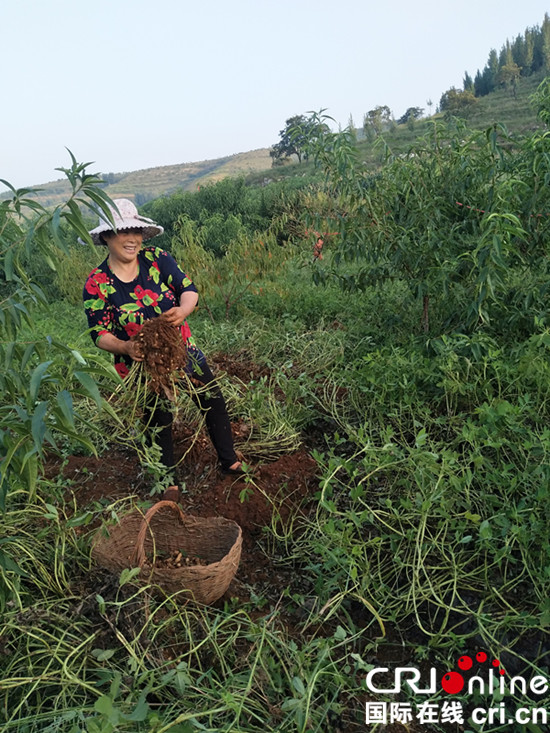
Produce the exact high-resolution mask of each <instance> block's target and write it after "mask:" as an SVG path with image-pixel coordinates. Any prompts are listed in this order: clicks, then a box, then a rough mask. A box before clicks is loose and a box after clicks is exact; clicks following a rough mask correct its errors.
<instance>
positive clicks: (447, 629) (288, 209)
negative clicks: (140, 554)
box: [0, 82, 550, 733]
mask: <svg viewBox="0 0 550 733" xmlns="http://www.w3.org/2000/svg"><path fill="white" fill-rule="evenodd" d="M534 102H535V105H536V107H537V109H538V110H539V112H540V115H541V126H540V128H539V129H536V130H534V131H531V132H529V133H525V134H519V133H511V132H509V131H508V130H507V129H506V128H505V127H504V126H503V125H498V124H497V125H490V126H488V127H487V128H486V129H485V130H483V131H479V130H477V129H474V128H471V127H469V126H468V125H467V124H466V123H464V122H463V121H461V120H457V119H456V118H454V117H450V118H449V119H447V120H433V121H431V122H430V123H429V124H427V125H426V126H425V128H424V129H423V132H424V134H423V136H421V137H420V138H419V139H418V140H417V142H416V143H415V144H414V145H413V146H412V147H411V149H410V150H409V151H408V153H407V154H406V155H405V156H403V155H402V154H401V153H397V152H396V151H393V150H392V149H391V145H390V143H391V139H390V136H389V135H388V136H383V137H384V142H385V145H383V146H382V148H380V154H381V155H382V158H383V161H382V162H381V165H380V168H379V169H378V170H377V172H376V173H375V174H373V173H372V172H368V171H366V170H365V166H363V165H362V157H361V147H360V145H359V146H358V145H357V144H356V141H355V139H354V135H353V134H352V131H350V130H348V131H344V132H342V133H332V132H330V130H329V129H327V126H326V120H325V119H324V118H323V117H322V116H321V115H318V116H314V117H313V119H312V124H311V129H314V130H316V133H315V134H314V135H312V136H311V137H308V140H307V141H306V142H305V143H304V144H306V145H307V146H308V147H307V150H308V156H309V159H310V162H309V163H308V165H311V166H313V165H316V166H317V171H318V172H317V174H316V179H315V180H316V183H315V185H314V186H313V187H311V188H308V189H307V190H306V189H303V190H302V187H299V190H296V189H293V190H292V191H291V192H290V193H289V191H287V190H285V189H284V185H281V186H280V187H278V188H274V189H273V190H272V191H273V194H271V193H270V192H268V191H267V189H266V190H265V191H262V190H256V191H249V190H248V189H247V187H246V186H245V185H244V183H243V182H242V181H234V182H231V183H224V184H216V185H212V186H208V187H206V189H205V190H204V191H203V190H202V189H201V191H200V192H198V193H197V194H194V195H193V196H191V194H188V195H187V194H182V195H178V196H175V197H169V198H165V199H162V200H160V201H158V202H154V203H152V204H151V205H150V206H149V207H148V210H147V213H148V214H149V215H151V216H154V217H155V218H157V219H159V220H161V222H162V223H163V224H164V225H165V226H166V228H167V230H168V231H169V232H170V233H171V241H170V243H169V244H170V247H171V248H172V251H173V252H174V254H175V255H176V256H177V257H178V259H179V260H180V261H181V262H182V264H183V266H184V268H185V269H188V270H189V271H190V273H191V274H195V272H196V275H197V277H196V280H197V282H198V284H199V286H200V289H201V290H202V291H203V296H204V297H203V299H202V300H203V303H205V305H204V306H203V309H202V310H201V311H199V313H198V314H197V317H196V320H195V322H194V324H193V326H194V333H195V335H196V336H197V338H198V340H199V341H200V343H201V344H204V346H205V349H206V350H207V351H208V352H215V351H225V352H232V353H238V352H242V351H243V350H245V351H246V353H247V355H248V356H249V358H250V359H251V360H252V361H253V362H254V363H255V364H257V365H261V366H262V367H264V368H265V370H266V372H265V374H266V376H263V377H261V378H254V379H251V380H250V384H248V386H247V387H243V388H241V385H239V383H237V382H234V383H231V382H230V381H229V380H226V381H225V382H224V388H225V389H226V391H227V394H228V403H229V406H230V410H231V413H232V415H233V416H234V417H239V418H243V419H245V420H246V421H248V422H249V423H250V424H253V425H255V426H258V430H259V433H260V440H259V441H258V443H257V444H256V445H258V444H260V445H261V449H259V450H258V454H259V455H261V456H262V460H263V461H265V460H268V459H269V458H270V457H272V456H273V454H274V453H276V454H277V455H281V454H282V455H287V454H288V452H290V451H293V450H295V447H296V445H297V443H298V442H299V441H300V440H302V441H303V442H304V443H305V444H306V446H307V447H308V449H309V451H310V452H311V454H312V455H313V457H314V459H315V462H316V465H317V473H318V491H317V492H316V494H315V496H314V497H310V502H309V503H307V504H304V506H303V507H302V508H301V511H297V512H295V513H294V514H292V515H291V516H289V517H286V518H284V519H283V518H282V517H280V516H279V517H277V516H275V517H274V520H273V524H272V526H271V527H269V528H267V531H266V532H265V535H264V537H263V538H262V540H261V542H260V549H261V550H262V551H263V553H264V554H265V556H268V557H269V558H270V559H271V562H272V563H273V567H275V568H276V569H277V572H280V573H284V572H286V575H283V577H284V578H285V581H284V582H283V583H282V584H281V585H279V586H277V587H276V588H273V587H272V588H271V591H272V592H270V590H269V587H266V586H265V585H264V586H261V585H260V584H257V585H255V586H254V587H251V588H250V589H249V590H250V599H249V600H247V601H244V602H243V601H241V600H236V599H233V600H232V599H227V600H226V602H225V603H224V604H223V605H220V606H219V607H217V608H204V607H200V606H197V605H193V604H187V605H182V604H180V603H178V602H177V601H176V599H175V598H173V597H168V598H164V599H162V598H161V599H158V598H156V597H154V596H152V595H150V590H151V589H149V588H147V587H146V586H145V587H144V586H140V587H138V586H136V585H134V583H133V582H132V581H133V580H134V577H135V571H133V570H129V571H125V572H124V573H123V574H122V575H121V576H120V577H119V578H117V577H112V576H107V575H105V574H102V573H101V572H100V571H99V570H98V569H97V568H93V567H92V566H91V564H90V542H91V538H92V536H93V533H94V532H95V531H96V527H97V525H98V524H99V523H101V522H104V521H116V519H117V517H118V516H119V515H121V514H122V513H123V512H125V511H126V510H128V509H130V508H131V507H133V506H135V504H136V497H127V498H124V499H121V500H112V501H111V500H109V499H106V500H105V501H104V502H103V503H101V504H90V505H89V506H87V507H85V508H82V507H77V506H76V505H75V504H74V503H71V502H69V501H68V500H67V491H66V489H67V486H66V485H65V481H64V480H63V478H62V477H61V476H59V477H57V478H51V477H50V478H47V477H46V474H45V473H44V463H45V461H46V460H47V459H48V458H49V457H50V456H51V454H52V453H55V454H57V456H58V457H59V458H60V459H61V460H64V459H65V460H66V459H67V458H68V456H70V455H72V454H73V453H74V452H75V451H76V450H77V449H78V448H77V447H78V446H81V447H83V448H84V449H85V450H88V451H90V452H94V451H95V452H98V453H102V454H103V455H108V451H109V450H110V449H112V447H113V443H114V442H116V440H123V439H125V436H126V434H127V433H128V430H129V429H130V430H131V429H133V427H134V421H133V418H132V419H130V418H129V414H128V413H126V412H125V410H126V409H128V410H130V409H131V400H128V399H127V398H128V397H131V394H130V395H128V394H126V395H124V389H125V388H124V385H121V384H120V380H118V378H117V377H116V374H115V372H114V370H113V369H112V368H111V367H110V366H109V365H108V363H107V361H106V360H105V358H104V355H103V356H102V355H101V354H97V355H94V353H93V352H92V351H91V350H89V349H88V348H87V347H85V346H82V348H77V344H78V343H80V342H79V338H80V335H81V331H82V330H83V327H82V322H78V321H77V319H76V318H75V317H74V313H75V311H74V308H75V306H74V305H71V302H70V301H71V299H73V298H76V296H75V295H74V293H73V294H71V290H70V288H69V287H68V285H69V283H68V281H69V280H70V274H69V273H70V270H69V269H68V268H67V269H65V270H64V269H63V267H64V263H65V262H76V261H77V258H78V257H79V256H80V255H82V254H83V253H84V252H85V251H86V250H85V248H82V249H79V250H77V249H75V248H73V249H71V247H68V246H67V244H66V243H65V237H64V234H63V232H64V226H65V225H68V226H70V227H71V228H72V229H73V230H76V232H77V233H79V234H80V235H81V236H83V237H86V231H85V224H84V222H83V220H82V216H81V213H80V209H79V207H78V205H77V202H78V203H80V204H83V205H85V206H86V205H88V204H89V205H92V204H95V205H99V206H101V207H102V208H104V207H105V203H106V201H107V199H106V197H105V195H104V190H103V189H101V188H100V187H99V185H98V184H99V180H98V178H97V177H95V176H90V175H88V174H87V173H86V171H85V167H84V166H81V165H79V164H78V163H77V162H76V161H74V160H73V161H72V166H71V167H70V168H68V169H67V170H66V171H65V174H66V176H67V178H68V180H69V182H70V185H71V189H72V191H73V195H72V197H71V198H70V200H69V201H68V203H67V206H66V207H64V208H63V207H59V208H57V209H55V210H54V211H53V212H47V211H46V210H44V209H43V208H42V207H41V206H40V205H39V204H38V203H37V202H36V201H35V200H34V199H32V198H31V197H30V193H31V192H30V191H26V190H23V191H14V190H12V192H11V193H12V195H11V197H10V198H9V199H6V200H5V201H3V202H2V205H1V208H0V232H1V237H2V239H1V246H2V270H1V272H2V277H3V280H4V285H5V292H6V296H5V298H4V300H3V301H2V304H1V310H0V330H1V333H2V338H1V342H2V343H1V345H0V346H1V351H0V360H1V361H2V363H3V365H4V370H3V373H2V380H3V381H2V387H3V390H4V392H3V393H4V395H5V400H4V404H3V406H2V409H1V410H0V440H1V443H0V459H1V460H0V470H1V478H0V480H1V484H0V487H1V494H0V498H1V506H0V508H1V510H2V516H1V519H0V524H1V531H0V536H1V538H2V539H1V540H0V610H1V612H2V619H1V622H0V668H1V674H0V678H1V681H0V692H1V693H2V702H1V705H0V721H1V725H2V728H3V730H6V731H10V730H13V731H16V730H17V731H29V732H32V731H47V730H52V731H53V730H56V731H67V732H69V731H70V732H71V733H73V732H74V733H76V732H77V731H83V730H86V731H98V732H99V731H101V732H102V733H110V732H111V731H125V730H126V731H136V730H144V731H157V732H158V733H160V732H161V731H163V732H164V731H168V730H170V731H173V732H175V733H177V732H178V731H180V733H181V732H183V731H185V732H190V731H196V730H209V731H231V730H234V731H237V730H238V731H250V732H252V731H260V730H261V731H265V730H276V731H281V732H283V731H289V732H290V731H303V732H304V733H305V731H315V730H317V731H322V730H335V729H337V728H338V727H340V729H342V730H350V731H352V730H354V729H356V730H361V729H363V728H364V724H363V722H362V721H363V719H364V718H363V716H364V709H363V704H364V699H365V696H366V689H365V683H364V676H365V673H366V671H368V670H369V669H370V668H371V667H372V665H373V664H380V663H383V664H384V666H391V664H392V656H391V651H392V649H393V650H395V647H398V648H399V649H400V653H401V654H404V655H405V658H406V660H407V661H408V662H409V663H410V664H411V665H414V666H420V665H423V664H426V665H431V666H435V667H437V668H438V669H440V670H443V671H445V670H447V669H448V667H449V665H450V664H452V663H453V660H455V659H456V658H457V657H458V656H460V655H461V654H463V653H474V652H475V651H476V650H477V649H483V650H485V651H487V652H488V653H491V654H493V655H494V657H495V658H498V659H500V660H501V661H502V662H503V664H504V666H505V668H506V670H507V671H509V672H510V673H521V674H523V675H524V676H526V677H527V678H529V677H531V676H533V675H534V674H536V673H539V674H543V675H546V676H548V674H549V671H550V661H549V650H548V646H547V645H548V625H549V623H550V606H549V602H548V598H549V596H550V555H549V548H550V537H549V525H548V510H547V507H548V500H549V496H548V492H549V491H550V488H549V487H550V469H549V466H550V462H549V460H548V455H549V451H550V432H549V429H548V421H549V417H550V393H549V390H550V386H549V385H550V379H549V376H550V374H549V360H548V350H549V348H550V328H549V323H548V309H547V297H548V276H549V272H548V245H547V242H548V227H549V225H550V224H549V220H548V214H547V212H548V211H549V206H548V204H549V203H550V202H549V201H548V196H549V194H548V185H547V184H548V163H547V161H548V153H549V149H548V146H549V144H550V136H549V133H548V131H547V129H544V126H545V125H546V124H547V122H548V120H547V115H546V112H547V110H548V109H549V107H550V101H549V98H548V85H547V83H546V82H544V83H543V84H542V85H540V86H539V88H538V91H537V92H536V96H535V98H534ZM415 124H416V123H415ZM319 129H322V130H323V133H322V134H321V135H319V134H317V133H318V131H319ZM304 165H305V164H304ZM297 188H298V187H297ZM289 190H290V189H289ZM262 195H263V199H262ZM271 195H273V197H272V199H269V196H271ZM162 217H164V219H163V218H162ZM62 224H63V226H62ZM216 227H218V228H217V229H216ZM224 227H225V228H224ZM213 232H215V235H214V234H213ZM318 232H322V233H323V234H324V236H325V247H324V259H323V260H322V261H318V260H317V261H315V262H313V261H312V245H313V241H314V239H315V237H316V234H317V233H318ZM281 234H284V236H280V235H281ZM278 235H279V236H278ZM39 257H40V258H43V259H44V261H46V260H49V261H51V264H52V265H53V266H55V265H58V267H57V277H59V283H60V285H61V284H63V283H65V284H66V285H67V287H66V288H65V290H63V288H61V289H62V291H63V292H64V293H65V297H66V300H65V302H63V303H59V302H58V303H56V304H55V306H53V305H48V304H47V301H46V297H45V295H44V292H43V290H42V289H41V288H39V287H38V286H37V284H36V281H35V278H34V274H35V273H32V274H33V277H30V275H29V273H30V272H31V270H30V265H31V264H32V262H33V258H34V261H35V262H36V261H37V260H38V258H39ZM64 258H66V259H64ZM25 263H27V264H29V268H27V267H26V265H25ZM81 266H82V268H84V267H86V266H87V265H86V263H85V262H84V263H82V264H81ZM39 269H40V268H38V267H36V274H37V275H38V272H39ZM36 306H40V307H39V308H36ZM57 324H60V325H59V326H58V328H59V329H60V337H59V338H52V337H50V338H48V337H47V336H48V335H49V334H50V333H51V332H52V330H53V329H54V328H55V327H56V326H57ZM61 329H62V332H61ZM41 333H44V334H46V336H45V337H44V338H43V337H41V336H39V335H38V334H41ZM222 379H223V377H222ZM114 389H117V390H118V392H117V398H119V404H118V409H117V411H115V410H113V409H112V408H111V407H110V405H111V402H108V401H107V397H108V396H110V395H111V394H112V392H113V390H114ZM121 395H122V396H121ZM125 406H127V407H125ZM107 424H108V425H110V429H109V431H108V432H107V434H105V433H106V431H105V430H104V427H105V425H107ZM113 426H114V427H113ZM116 426H119V427H120V430H117V429H116ZM247 480H248V483H247V484H246V485H245V488H244V489H243V491H242V501H243V504H246V502H247V500H248V499H249V496H250V492H251V491H252V490H253V489H254V482H255V478H254V476H248V477H247ZM288 489H289V491H290V490H291V487H288ZM137 503H138V505H140V506H145V505H146V502H144V501H143V500H138V501H137ZM274 509H275V510H276V509H277V507H276V505H274ZM259 554H260V553H258V555H259ZM269 580H270V583H271V586H274V585H275V582H276V581H275V576H274V577H273V578H270V579H269ZM273 591H275V592H273ZM399 659H402V656H400V657H399ZM516 698H517V699H515V702H516V703H518V704H519V703H522V704H524V703H525V700H524V699H523V698H522V697H521V696H520V695H517V696H516ZM456 699H457V700H460V701H462V702H463V703H464V705H465V706H467V705H468V704H469V703H470V702H471V701H470V700H468V699H467V698H466V697H463V698H461V697H460V696H457V698H456ZM410 700H411V701H413V702H414V696H412V697H411V698H410ZM498 702H499V700H498V697H497V694H496V693H495V695H494V696H493V697H492V698H490V699H487V700H486V701H484V704H486V706H487V707H489V706H490V705H491V704H494V705H496V704H498ZM548 702H549V701H548V696H547V695H546V696H544V697H543V698H541V699H537V706H540V707H543V706H544V705H545V704H546V705H547V704H548ZM472 728H474V729H475V726H474V725H473V724H472ZM437 729H438V727H437V726H435V725H434V730H437ZM499 729H500V730H502V727H501V728H499V727H498V726H493V727H489V726H487V727H485V729H484V730H485V731H489V730H492V731H496V730H499ZM507 729H508V730H510V728H509V727H508V728H507ZM518 730H519V729H518ZM530 730H531V731H533V732H534V733H538V731H541V730H542V729H541V728H538V729H537V726H535V725H533V726H531V728H530Z"/></svg>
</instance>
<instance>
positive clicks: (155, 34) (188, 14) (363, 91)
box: [0, 0, 548, 187]
mask: <svg viewBox="0 0 550 733" xmlns="http://www.w3.org/2000/svg"><path fill="white" fill-rule="evenodd" d="M547 11H548V7H547V6H546V3H545V2H543V1H542V0H520V1H519V2H502V0H460V1H458V2H449V0H416V1H415V2H410V0H408V1H407V2H405V0H394V2H391V0H389V1H388V0H376V2H373V1H372V0H338V2H330V1H329V0H277V1H276V2H275V1H271V0H206V1H204V2H201V0H192V1H191V0H147V1H146V0H85V1H84V0H16V1H14V2H9V3H8V2H5V3H4V4H3V8H2V11H1V16H0V18H1V21H0V22H1V28H2V74H1V86H0V89H1V95H2V135H1V138H0V178H4V179H7V180H8V181H9V182H10V183H12V184H13V185H15V186H17V187H21V186H28V185H36V184H40V183H45V182H47V181H51V180H55V179H56V178H59V177H61V174H60V173H58V172H57V171H55V168H56V167H59V166H67V165H68V164H69V155H68V153H67V151H66V150H65V148H69V149H70V150H71V151H72V152H73V153H74V155H75V156H76V158H77V160H78V161H79V162H88V161H93V165H91V166H90V168H89V170H90V172H98V171H102V172H104V173H109V172H113V173H121V172H124V171H133V170H138V169H142V168H149V167H153V166H159V165H171V164H177V163H186V162H192V161H200V160H205V159H210V158H217V157H222V156H226V155H232V154H234V153H240V152H245V151H248V150H254V149H256V148H263V147H269V146H271V145H273V144H274V143H276V142H278V140H279V131H280V130H281V129H283V127H284V125H285V120H286V119H288V118H289V117H292V116H293V115H296V114H306V113H307V112H309V111H311V110H320V109H321V108H325V109H326V110H327V114H329V115H330V116H331V117H333V118H334V119H335V120H336V121H337V122H338V123H340V124H341V125H342V127H345V126H346V125H347V124H348V121H349V117H350V115H352V117H353V121H354V123H355V125H356V126H360V125H361V124H362V121H363V115H364V114H365V113H366V112H368V111H369V110H370V109H373V108H374V107H376V106H378V105H387V106H388V107H389V108H390V109H391V110H392V112H393V114H394V116H395V117H396V118H398V117H400V116H401V115H402V114H403V113H404V112H405V110H406V109H407V108H408V107H412V106H415V107H424V108H425V109H426V112H427V111H428V109H427V104H426V103H427V101H428V100H431V101H432V102H433V111H435V107H436V106H437V104H438V103H439V100H440V97H441V95H442V93H443V92H445V91H446V90H447V89H449V88H450V87H452V86H456V87H462V80H463V77H464V72H465V71H468V72H469V73H470V75H471V76H472V78H473V77H474V75H475V73H476V71H477V69H480V70H481V69H483V67H484V66H485V64H486V61H487V58H488V55H489V51H490V49H491V48H495V49H496V50H497V51H500V48H501V47H502V46H503V45H504V43H505V42H506V40H507V39H508V40H510V41H512V40H513V39H514V38H515V37H516V36H517V35H518V34H519V33H521V34H523V32H524V31H525V29H526V28H527V27H533V26H540V25H541V24H542V21H543V19H544V14H545V12H547Z"/></svg>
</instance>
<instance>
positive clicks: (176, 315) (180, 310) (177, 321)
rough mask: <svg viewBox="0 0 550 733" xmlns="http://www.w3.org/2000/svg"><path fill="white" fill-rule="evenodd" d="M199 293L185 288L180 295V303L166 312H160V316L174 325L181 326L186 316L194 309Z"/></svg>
mask: <svg viewBox="0 0 550 733" xmlns="http://www.w3.org/2000/svg"><path fill="white" fill-rule="evenodd" d="M198 300H199V294H198V293H196V292H195V291H193V290H186V291H185V292H184V293H182V294H181V295H180V304H179V306H176V307H174V308H170V310H167V311H166V313H163V314H162V316H161V317H162V318H164V319H165V320H167V321H168V323H171V324H172V325H174V326H181V324H182V323H183V322H184V321H185V319H186V318H187V316H189V315H191V313H192V312H193V311H194V310H195V307H196V305H197V302H198Z"/></svg>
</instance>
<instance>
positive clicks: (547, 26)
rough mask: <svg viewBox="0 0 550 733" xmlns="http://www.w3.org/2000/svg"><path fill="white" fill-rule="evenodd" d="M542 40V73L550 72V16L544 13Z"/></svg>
mask: <svg viewBox="0 0 550 733" xmlns="http://www.w3.org/2000/svg"><path fill="white" fill-rule="evenodd" d="M541 40H542V68H543V70H544V73H545V74H547V73H548V72H550V17H549V16H548V13H545V14H544V21H543V23H542V28H541Z"/></svg>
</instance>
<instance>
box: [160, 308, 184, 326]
mask: <svg viewBox="0 0 550 733" xmlns="http://www.w3.org/2000/svg"><path fill="white" fill-rule="evenodd" d="M161 318H164V320H165V321H166V322H167V323H170V324H171V325H172V326H181V324H182V323H183V322H184V321H185V319H186V318H187V314H186V312H185V309H184V308H182V306H181V305H178V306H174V308H170V310H167V311H165V312H164V313H163V314H162V316H161Z"/></svg>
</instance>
